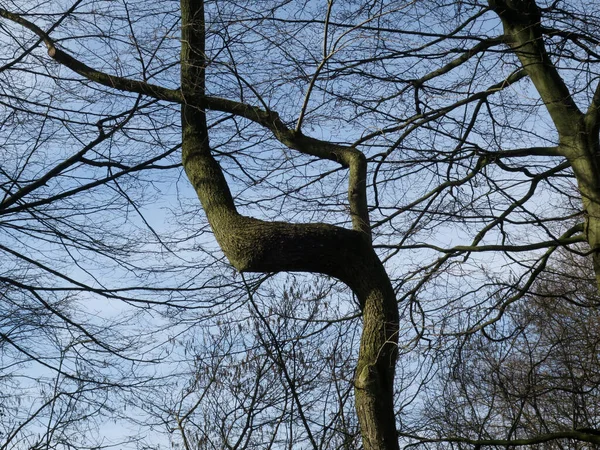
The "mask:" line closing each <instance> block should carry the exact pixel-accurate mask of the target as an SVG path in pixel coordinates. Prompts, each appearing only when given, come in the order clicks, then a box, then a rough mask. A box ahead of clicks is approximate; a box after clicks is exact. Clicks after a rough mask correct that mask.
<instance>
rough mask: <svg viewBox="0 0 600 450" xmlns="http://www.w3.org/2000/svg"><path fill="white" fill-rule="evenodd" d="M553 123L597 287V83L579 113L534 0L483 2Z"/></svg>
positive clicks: (599, 257)
mask: <svg viewBox="0 0 600 450" xmlns="http://www.w3.org/2000/svg"><path fill="white" fill-rule="evenodd" d="M488 4H489V5H490V8H491V9H492V10H494V11H495V12H496V13H497V14H498V16H499V17H500V20H501V21H502V25H503V28H504V39H505V42H506V43H507V44H508V45H509V46H510V47H511V49H512V50H513V51H514V52H515V54H516V55H517V57H518V58H519V60H520V61H521V64H522V65H523V69H524V70H525V71H526V73H527V75H528V76H529V78H530V79H531V81H532V82H533V84H534V86H535V88H536V90H537V91H538V93H539V95H540V97H541V98H542V100H543V101H544V104H545V106H546V109H547V110H548V113H549V114H550V117H551V119H552V121H553V123H554V125H555V126H556V130H557V132H558V137H559V145H558V153H559V154H560V155H562V156H564V157H565V158H567V160H568V161H569V163H570V164H571V167H572V168H573V172H574V173H575V177H576V178H577V185H578V188H579V192H580V193H581V199H582V203H583V211H584V215H585V225H584V231H585V236H586V239H587V242H588V243H589V245H590V251H591V253H592V257H593V264H594V272H595V274H596V282H597V285H598V289H600V145H599V143H598V134H599V130H600V83H599V84H598V87H597V90H596V93H595V95H594V98H593V100H592V103H591V105H590V107H589V108H588V110H587V112H586V113H585V114H584V113H583V112H582V111H581V110H580V109H579V108H578V107H577V105H576V103H575V100H574V99H573V95H572V94H571V92H570V91H569V89H568V88H567V86H566V84H565V82H564V80H563V79H562V77H561V76H560V73H559V72H558V69H557V68H556V65H555V64H554V63H553V62H552V60H551V59H550V56H549V55H548V52H547V50H546V47H545V45H544V40H543V34H542V24H541V19H542V16H541V10H540V8H539V7H538V5H537V4H536V2H535V0H518V1H517V0H488Z"/></svg>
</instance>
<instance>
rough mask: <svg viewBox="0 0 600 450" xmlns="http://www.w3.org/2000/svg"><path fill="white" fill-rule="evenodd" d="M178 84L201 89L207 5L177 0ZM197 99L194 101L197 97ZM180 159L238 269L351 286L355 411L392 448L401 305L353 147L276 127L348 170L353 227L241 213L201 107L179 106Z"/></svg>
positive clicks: (371, 444) (373, 447) (372, 449)
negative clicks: (356, 316) (356, 308)
mask: <svg viewBox="0 0 600 450" xmlns="http://www.w3.org/2000/svg"><path fill="white" fill-rule="evenodd" d="M181 14H182V39H181V89H182V94H183V96H184V98H190V99H192V98H199V97H202V96H204V89H205V87H204V85H205V79H204V77H205V67H206V64H207V61H206V58H205V55H204V12H203V4H202V2H200V1H195V0H182V1H181ZM196 105H197V103H196ZM181 120H182V159H183V167H184V169H185V171H186V174H187V176H188V178H189V180H190V182H191V184H192V186H193V187H194V189H195V190H196V193H197V195H198V198H199V199H200V202H201V203H202V207H203V209H204V211H205V213H206V216H207V218H208V221H209V223H210V225H211V227H212V229H213V232H214V234H215V237H216V239H217V241H218V243H219V245H220V247H221V249H222V250H223V252H224V253H225V255H226V257H227V258H228V259H229V261H230V262H231V264H232V265H233V266H234V267H235V268H236V269H237V270H239V271H246V272H281V271H298V272H313V273H321V274H325V275H328V276H332V277H335V278H337V279H339V280H341V281H342V282H344V283H345V284H346V285H348V286H349V287H350V289H352V291H353V292H354V293H355V294H356V296H357V298H358V300H359V303H360V305H361V308H362V311H363V326H364V328H363V333H362V336H361V344H360V351H359V357H358V365H357V369H356V375H355V398H356V411H357V415H358V420H359V423H360V427H361V434H362V437H363V443H364V448H365V449H366V450H396V449H398V448H399V447H398V439H397V433H396V426H395V415H394V371H395V363H396V358H397V353H398V352H397V341H398V320H399V318H398V307H397V303H396V298H395V294H394V291H393V288H392V285H391V283H390V280H389V277H388V275H387V274H386V272H385V269H384V267H383V264H382V263H381V261H380V259H379V258H378V256H377V254H376V253H375V251H374V250H373V246H372V244H371V239H370V229H369V226H368V215H367V208H366V183H365V178H366V169H365V167H366V161H365V159H364V156H363V155H362V153H360V152H358V151H357V150H355V149H351V148H343V147H339V146H334V145H332V144H328V143H323V142H321V141H318V140H315V139H310V138H307V137H304V136H302V135H301V134H298V133H292V132H288V131H287V130H285V129H284V128H283V127H281V126H280V127H279V129H277V130H276V132H277V133H279V134H280V136H279V137H278V138H279V139H280V140H281V141H282V142H287V143H288V146H290V147H291V148H296V149H299V151H303V152H305V153H309V154H311V155H315V156H320V157H323V158H327V159H333V160H336V161H337V162H339V163H340V164H342V165H343V166H345V167H349V169H350V177H349V189H348V197H349V201H350V204H351V208H350V209H351V216H352V222H353V224H354V229H353V230H349V229H345V228H341V227H337V226H333V225H329V224H323V223H307V224H292V223H285V222H266V221H263V220H258V219H255V218H251V217H246V216H243V215H241V214H239V213H238V211H237V209H236V207H235V203H234V200H233V198H232V195H231V192H230V190H229V187H228V185H227V181H226V180H225V177H224V175H223V172H222V170H221V168H220V166H219V164H218V163H217V161H216V160H215V159H214V158H213V156H212V154H211V150H210V143H209V135H208V127H207V122H206V114H205V111H204V109H203V108H200V107H198V106H192V105H190V104H186V103H185V102H184V103H183V105H182V110H181Z"/></svg>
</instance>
